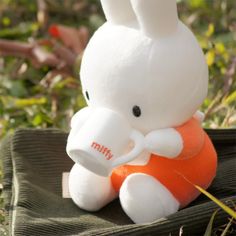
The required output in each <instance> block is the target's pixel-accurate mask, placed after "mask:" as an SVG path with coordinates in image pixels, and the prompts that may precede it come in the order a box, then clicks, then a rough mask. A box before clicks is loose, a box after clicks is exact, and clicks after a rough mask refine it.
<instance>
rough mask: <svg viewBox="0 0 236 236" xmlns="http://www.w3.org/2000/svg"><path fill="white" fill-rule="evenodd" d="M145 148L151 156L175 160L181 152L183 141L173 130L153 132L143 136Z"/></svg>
mask: <svg viewBox="0 0 236 236" xmlns="http://www.w3.org/2000/svg"><path fill="white" fill-rule="evenodd" d="M145 148H146V149H147V150H148V151H149V152H151V153H153V154H156V155H159V156H164V157H167V158H175V157H177V156H178V155H179V154H180V153H181V151H182V150H183V140H182V137H181V135H180V134H179V133H178V132H177V131H176V130H175V129H173V128H169V129H160V130H155V131H152V132H150V133H149V134H147V135H146V136H145Z"/></svg>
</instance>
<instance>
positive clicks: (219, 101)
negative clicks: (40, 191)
mask: <svg viewBox="0 0 236 236" xmlns="http://www.w3.org/2000/svg"><path fill="white" fill-rule="evenodd" d="M178 2H179V6H178V7H179V15H180V17H181V19H182V20H183V21H184V22H185V23H186V24H187V25H188V26H189V27H190V28H191V29H192V31H193V32H194V33H195V35H197V37H198V40H199V42H200V44H201V46H202V48H203V50H204V52H205V54H206V60H207V63H208V65H209V68H210V83H209V95H208V97H207V99H206V100H205V102H204V104H203V105H202V111H204V112H205V114H206V119H205V121H204V126H205V127H210V128H222V127H236V75H235V69H236V1H234V0H214V1H213V0H207V1H205V0H182V1H181V0H180V1H178ZM103 22H104V16H103V13H102V11H101V8H100V3H99V1H98V0H38V1H37V0H1V2H0V139H1V138H3V137H4V136H5V135H6V134H7V133H9V132H13V131H14V130H15V129H16V128H20V127H21V128H22V127H34V128H47V127H57V128H60V129H63V130H68V125H69V120H70V118H71V116H72V115H73V113H74V112H75V111H77V110H79V109H80V108H81V107H83V106H84V105H85V102H84V99H83V97H82V95H81V89H80V81H79V67H80V60H81V56H82V53H83V49H84V47H85V45H86V42H87V40H88V39H89V37H90V36H91V35H92V33H93V32H94V31H95V29H96V28H97V27H99V26H100V25H101V24H102V23H103ZM0 173H1V172H0ZM1 212H2V213H1ZM4 219H5V218H4V212H3V210H0V224H2V225H4V224H6V222H5V221H4ZM3 228H4V227H3ZM2 230H3V229H2ZM0 235H1V230H0Z"/></svg>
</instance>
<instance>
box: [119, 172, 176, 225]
mask: <svg viewBox="0 0 236 236" xmlns="http://www.w3.org/2000/svg"><path fill="white" fill-rule="evenodd" d="M120 202H121V205H122V208H123V210H124V211H125V213H126V214H127V215H128V216H129V217H130V218H131V219H132V220H133V221H134V222H135V223H147V222H153V221H155V220H157V219H160V218H162V217H165V216H168V215H170V214H172V213H175V212H177V211H178V209H179V206H180V204H179V202H178V201H177V200H176V199H175V198H174V196H173V195H172V194H171V193H170V192H169V190H168V189H167V188H165V186H163V185H162V184H161V183H160V182H159V181H157V180H156V179H155V178H153V177H152V176H149V175H146V174H140V173H137V174H131V175H130V176H128V177H127V178H126V180H125V181H124V183H123V184H122V186H121V189H120Z"/></svg>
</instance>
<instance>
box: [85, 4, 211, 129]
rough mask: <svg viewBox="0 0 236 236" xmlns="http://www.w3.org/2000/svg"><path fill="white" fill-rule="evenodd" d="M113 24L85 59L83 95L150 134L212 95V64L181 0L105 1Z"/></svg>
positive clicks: (98, 37)
mask: <svg viewBox="0 0 236 236" xmlns="http://www.w3.org/2000/svg"><path fill="white" fill-rule="evenodd" d="M101 2H102V6H103V9H104V12H105V15H106V18H107V22H106V23H105V24H104V25H103V26H102V27H100V28H99V29H98V30H97V32H96V33H95V34H94V36H93V37H92V39H91V40H90V42H89V44H88V46H87V48H86V50H85V53H84V57H83V61H82V67H81V81H82V87H83V93H84V95H85V97H86V98H87V102H88V105H89V106H91V107H106V108H110V109H112V110H114V111H117V112H118V113H120V114H122V115H123V116H124V117H126V118H127V119H128V121H129V122H130V124H131V125H132V126H133V127H134V128H136V129H138V130H140V131H142V132H143V133H148V132H150V131H151V130H154V129H160V128H167V127H174V126H178V125H181V124H183V123H184V122H186V121H187V120H188V119H190V118H191V117H192V116H193V115H194V113H195V112H196V111H197V109H198V107H199V106H200V105H201V103H202V102H203V100H204V98H205V97H206V94H207V88H208V68H207V65H206V62H205V59H204V55H203V53H202V50H201V48H200V47H199V45H198V42H197V40H196V39H195V37H194V35H193V34H192V32H191V31H190V30H189V29H188V28H187V27H186V26H185V25H184V24H183V23H182V22H180V21H179V19H178V14H177V6H176V0H119V1H117V0H101Z"/></svg>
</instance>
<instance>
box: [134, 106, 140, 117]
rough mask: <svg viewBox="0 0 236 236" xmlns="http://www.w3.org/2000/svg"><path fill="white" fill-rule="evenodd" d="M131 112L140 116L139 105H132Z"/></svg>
mask: <svg viewBox="0 0 236 236" xmlns="http://www.w3.org/2000/svg"><path fill="white" fill-rule="evenodd" d="M133 114H134V116H136V117H140V116H141V114H142V112H141V109H140V107H139V106H134V107H133Z"/></svg>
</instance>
